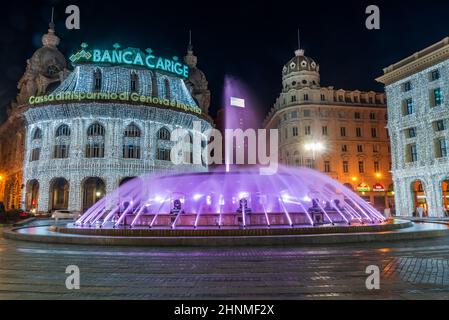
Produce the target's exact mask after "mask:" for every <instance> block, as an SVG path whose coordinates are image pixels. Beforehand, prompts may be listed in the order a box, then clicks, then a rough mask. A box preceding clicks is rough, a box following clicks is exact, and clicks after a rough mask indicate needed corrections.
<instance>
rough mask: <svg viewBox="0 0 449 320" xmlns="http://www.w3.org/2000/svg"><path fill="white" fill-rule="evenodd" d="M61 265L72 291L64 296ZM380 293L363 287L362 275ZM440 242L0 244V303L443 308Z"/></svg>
mask: <svg viewBox="0 0 449 320" xmlns="http://www.w3.org/2000/svg"><path fill="white" fill-rule="evenodd" d="M68 265H77V266H78V267H79V268H80V271H81V289H80V290H73V291H70V290H67V289H66V287H65V280H66V277H67V275H66V274H65V270H66V267H67V266H68ZM369 265H377V266H379V267H380V270H381V289H380V290H377V291H376V290H374V291H369V290H367V289H366V287H365V280H366V277H367V274H365V270H366V267H367V266H369ZM448 298H449V237H442V238H435V239H427V240H414V241H403V242H388V243H370V244H355V245H354V244H352V245H351V244H346V245H332V246H307V247H304V246H302V247H241V248H145V247H140V248H136V247H134V248H133V247H104V246H103V247H101V246H80V245H58V244H45V243H32V242H21V241H14V240H7V239H4V238H3V237H0V299H448Z"/></svg>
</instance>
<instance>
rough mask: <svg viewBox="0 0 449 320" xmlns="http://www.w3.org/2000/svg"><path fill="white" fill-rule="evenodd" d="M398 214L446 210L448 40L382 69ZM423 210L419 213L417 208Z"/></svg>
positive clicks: (448, 176) (432, 214) (448, 183)
mask: <svg viewBox="0 0 449 320" xmlns="http://www.w3.org/2000/svg"><path fill="white" fill-rule="evenodd" d="M377 81H379V82H381V83H383V84H385V86H386V94H387V98H388V114H389V123H388V128H389V130H390V134H391V146H392V150H393V152H392V160H393V170H392V172H393V180H394V185H395V193H396V206H397V211H398V213H399V214H400V215H403V216H412V215H417V214H419V213H420V212H421V213H423V214H424V215H425V216H430V217H441V216H443V215H445V214H446V212H447V211H448V210H449V158H448V151H447V148H448V139H449V130H448V129H449V116H448V110H449V103H448V102H449V38H445V39H443V40H442V41H440V42H438V43H436V44H434V45H432V46H430V47H428V48H426V49H424V50H422V51H419V52H417V53H415V54H413V55H412V56H410V57H408V58H406V59H404V60H401V61H399V62H397V63H395V64H393V65H391V66H389V67H387V68H385V69H384V75H383V76H381V77H379V78H378V79H377ZM420 207H421V208H422V209H418V208H420Z"/></svg>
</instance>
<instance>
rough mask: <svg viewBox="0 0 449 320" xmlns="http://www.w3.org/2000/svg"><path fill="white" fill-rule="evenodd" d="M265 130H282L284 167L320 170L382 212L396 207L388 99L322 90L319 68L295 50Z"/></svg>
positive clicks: (364, 94) (372, 95)
mask: <svg viewBox="0 0 449 320" xmlns="http://www.w3.org/2000/svg"><path fill="white" fill-rule="evenodd" d="M282 86H283V89H282V92H281V94H280V96H279V98H278V99H277V100H276V103H275V105H274V107H273V108H272V109H271V111H270V113H269V114H268V116H267V118H266V120H265V122H264V127H265V128H266V129H278V130H279V139H280V140H279V157H280V162H281V163H284V164H286V165H290V166H307V167H310V168H314V169H316V170H319V171H322V172H324V173H326V174H327V175H329V176H330V177H332V178H334V179H336V180H338V181H339V182H341V183H343V184H345V185H346V186H347V187H349V188H350V189H352V190H354V191H355V192H357V193H358V194H359V195H360V196H361V197H363V198H364V199H366V200H367V201H369V202H371V203H372V204H373V205H374V206H376V207H377V208H378V209H380V210H382V209H384V208H392V207H393V193H394V192H393V186H392V179H391V175H390V148H389V139H388V132H387V130H386V125H387V109H386V105H385V103H386V101H385V96H384V94H382V93H376V92H361V91H346V90H336V89H334V88H333V87H321V85H320V67H319V65H318V64H317V63H316V62H315V61H314V60H313V59H311V58H309V57H307V56H305V55H304V51H303V50H297V51H296V52H295V57H293V58H292V59H291V60H290V61H289V62H288V63H287V64H286V65H285V66H284V67H283V70H282Z"/></svg>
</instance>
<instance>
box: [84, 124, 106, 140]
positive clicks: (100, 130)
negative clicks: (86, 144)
mask: <svg viewBox="0 0 449 320" xmlns="http://www.w3.org/2000/svg"><path fill="white" fill-rule="evenodd" d="M104 133H105V130H104V127H103V126H102V125H101V124H99V123H94V124H92V125H90V127H89V128H88V129H87V135H88V136H89V137H93V136H102V137H104Z"/></svg>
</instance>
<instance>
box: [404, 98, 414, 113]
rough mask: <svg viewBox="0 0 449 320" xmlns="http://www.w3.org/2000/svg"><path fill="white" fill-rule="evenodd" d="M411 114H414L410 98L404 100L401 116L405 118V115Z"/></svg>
mask: <svg viewBox="0 0 449 320" xmlns="http://www.w3.org/2000/svg"><path fill="white" fill-rule="evenodd" d="M413 112H414V108H413V100H412V99H411V98H410V99H406V100H405V101H404V112H403V114H404V115H405V116H406V115H410V114H413Z"/></svg>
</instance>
